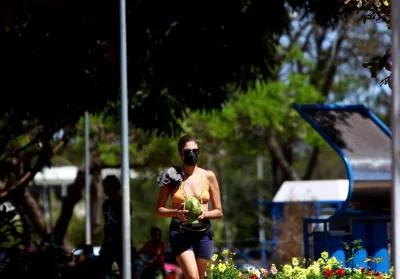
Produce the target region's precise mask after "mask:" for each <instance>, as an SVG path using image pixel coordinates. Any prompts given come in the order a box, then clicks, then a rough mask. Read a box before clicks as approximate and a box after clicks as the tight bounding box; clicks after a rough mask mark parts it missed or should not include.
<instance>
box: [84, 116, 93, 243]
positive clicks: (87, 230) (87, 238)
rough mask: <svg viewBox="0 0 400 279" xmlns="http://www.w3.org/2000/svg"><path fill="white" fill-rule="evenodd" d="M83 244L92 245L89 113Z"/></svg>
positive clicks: (86, 144) (87, 119) (86, 139)
mask: <svg viewBox="0 0 400 279" xmlns="http://www.w3.org/2000/svg"><path fill="white" fill-rule="evenodd" d="M84 128H85V201H86V204H85V213H86V216H85V217H86V222H85V225H86V228H85V243H86V244H92V222H91V221H92V219H91V215H92V214H91V210H90V209H91V208H90V204H91V201H90V138H89V112H87V111H85V124H84Z"/></svg>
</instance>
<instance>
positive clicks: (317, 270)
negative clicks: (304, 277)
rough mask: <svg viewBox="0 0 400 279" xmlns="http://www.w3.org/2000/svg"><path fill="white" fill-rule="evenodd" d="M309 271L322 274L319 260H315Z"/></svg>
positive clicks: (311, 273)
mask: <svg viewBox="0 0 400 279" xmlns="http://www.w3.org/2000/svg"><path fill="white" fill-rule="evenodd" d="M307 273H308V274H310V275H315V276H318V275H319V274H320V266H319V264H318V262H313V263H312V264H311V265H310V266H309V267H308V268H307Z"/></svg>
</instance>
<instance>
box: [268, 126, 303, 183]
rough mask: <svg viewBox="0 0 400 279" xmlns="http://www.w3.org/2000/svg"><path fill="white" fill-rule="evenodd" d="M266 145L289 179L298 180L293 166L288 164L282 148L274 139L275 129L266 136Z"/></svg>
mask: <svg viewBox="0 0 400 279" xmlns="http://www.w3.org/2000/svg"><path fill="white" fill-rule="evenodd" d="M267 146H268V148H269V150H270V152H271V153H272V154H273V155H274V156H275V158H276V159H277V161H278V163H279V165H281V167H282V170H283V171H284V172H285V173H286V175H287V176H288V177H289V179H291V180H299V179H300V178H299V175H298V174H297V172H296V171H295V170H294V168H293V167H292V166H291V165H290V164H289V162H288V161H287V160H286V158H285V155H284V154H283V151H282V148H281V147H280V146H279V144H278V141H277V139H276V133H275V131H272V132H271V133H270V135H269V136H268V140H267Z"/></svg>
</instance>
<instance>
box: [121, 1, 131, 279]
mask: <svg viewBox="0 0 400 279" xmlns="http://www.w3.org/2000/svg"><path fill="white" fill-rule="evenodd" d="M120 25H121V26H120V32H121V33H120V48H121V49H120V55H121V58H120V60H121V61H120V65H121V161H122V167H121V170H122V173H121V182H122V245H123V246H122V259H123V270H122V274H123V278H124V279H131V222H130V191H129V190H130V189H129V145H128V144H129V142H128V75H127V74H128V65H127V61H128V55H127V47H126V3H125V0H120Z"/></svg>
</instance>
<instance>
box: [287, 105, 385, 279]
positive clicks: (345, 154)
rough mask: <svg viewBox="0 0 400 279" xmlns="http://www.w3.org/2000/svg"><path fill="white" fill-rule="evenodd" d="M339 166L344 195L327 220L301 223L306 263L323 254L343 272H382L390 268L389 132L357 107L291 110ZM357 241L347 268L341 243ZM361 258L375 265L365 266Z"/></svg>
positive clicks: (298, 106)
mask: <svg viewBox="0 0 400 279" xmlns="http://www.w3.org/2000/svg"><path fill="white" fill-rule="evenodd" d="M294 108H295V109H296V110H297V111H298V112H299V114H300V115H301V116H302V117H303V118H304V119H305V120H306V121H307V122H308V123H309V124H310V125H311V126H312V127H313V128H314V129H315V130H316V131H317V132H318V133H319V134H320V135H321V136H322V138H323V139H324V140H325V141H326V142H327V143H328V144H329V145H330V146H331V147H332V148H333V149H334V150H335V151H336V152H337V154H338V155H339V156H340V158H341V159H342V161H343V163H344V167H345V169H346V175H347V179H348V183H349V186H348V188H347V189H348V193H347V198H346V199H345V200H344V201H340V202H336V203H335V202H334V201H332V202H331V203H330V205H331V208H333V209H334V213H333V214H331V215H330V216H329V217H326V218H321V217H320V216H319V213H317V216H316V217H313V218H305V219H304V249H305V251H304V252H305V257H306V258H316V257H318V256H319V254H320V252H322V251H328V252H329V254H330V255H331V256H335V257H336V258H337V259H338V260H339V261H342V262H343V263H346V264H347V265H348V266H357V267H365V268H368V267H370V268H372V269H374V270H377V271H383V272H387V271H389V266H390V259H389V258H390V255H389V243H390V239H391V237H390V229H389V228H388V226H389V225H390V220H391V217H390V189H391V132H390V130H389V128H388V127H387V126H386V125H385V124H384V123H383V122H382V121H381V120H380V119H379V118H378V117H377V116H376V115H375V114H374V113H372V112H371V111H369V110H368V108H366V107H365V106H363V105H326V104H324V105H295V106H294ZM354 240H362V244H363V248H362V249H361V250H359V251H357V253H356V254H355V257H354V258H353V259H352V261H351V262H349V259H350V257H349V255H348V254H346V250H345V249H344V248H343V242H347V243H351V242H352V241H354ZM367 257H373V258H380V262H375V261H365V260H366V259H367Z"/></svg>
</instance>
